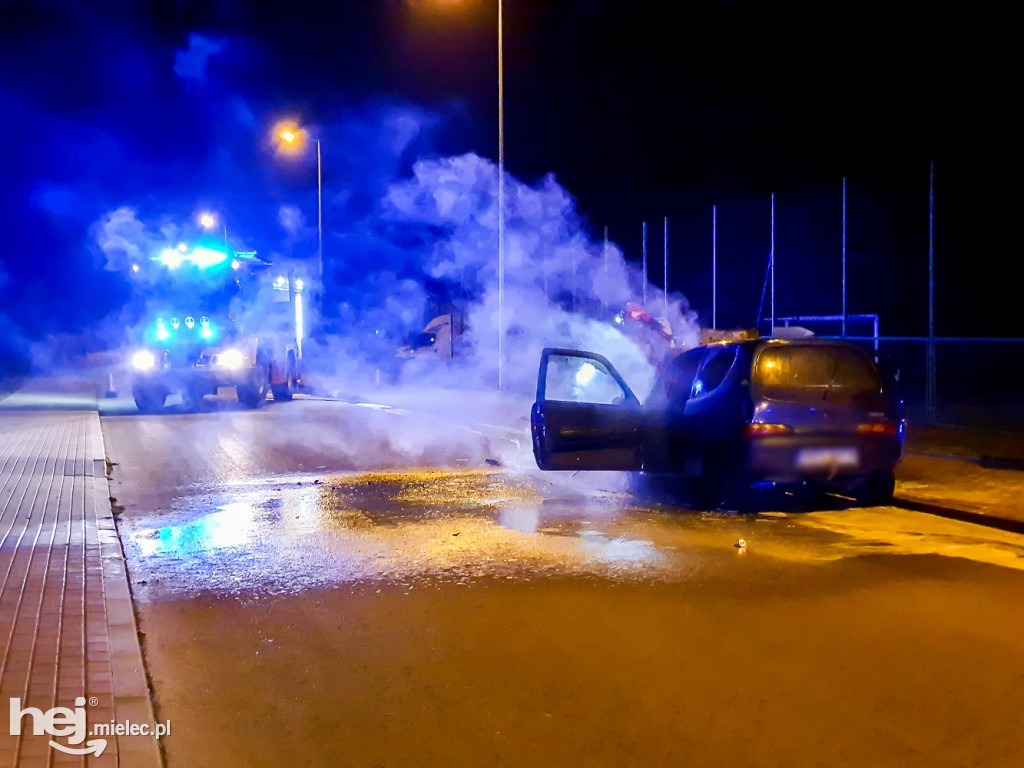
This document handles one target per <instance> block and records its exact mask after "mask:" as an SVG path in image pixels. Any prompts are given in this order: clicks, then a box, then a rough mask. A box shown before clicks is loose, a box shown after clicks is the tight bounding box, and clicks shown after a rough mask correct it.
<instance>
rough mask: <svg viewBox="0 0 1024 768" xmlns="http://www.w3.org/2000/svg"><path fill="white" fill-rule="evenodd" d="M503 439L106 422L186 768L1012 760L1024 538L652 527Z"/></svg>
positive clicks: (821, 518) (700, 518) (706, 519)
mask: <svg viewBox="0 0 1024 768" xmlns="http://www.w3.org/2000/svg"><path fill="white" fill-rule="evenodd" d="M392 410H394V409H392ZM474 418H475V415H474ZM494 421H496V420H495V419H493V418H491V419H489V420H488V423H487V424H483V423H480V422H478V421H473V418H467V419H466V420H465V421H464V423H460V424H456V425H452V424H450V423H443V422H442V420H440V419H438V418H437V417H436V416H429V415H424V414H419V413H409V412H399V413H395V412H391V411H389V410H387V409H384V408H370V407H359V406H355V405H348V404H341V403H331V402H295V403H291V404H285V405H282V406H279V407H268V408H267V409H265V410H263V411H260V412H256V413H251V412H244V411H234V410H230V409H229V410H227V411H226V412H223V413H210V414H199V415H185V414H169V415H165V416H158V417H133V416H120V417H109V418H104V420H103V426H104V433H105V439H106V443H107V452H108V455H109V457H110V459H111V460H112V461H113V462H116V464H115V466H113V470H112V472H113V484H112V493H114V494H115V496H116V497H117V504H119V505H122V506H123V507H124V512H123V513H122V514H121V515H120V516H119V526H120V533H121V536H122V541H123V542H124V545H125V550H126V554H127V556H128V558H129V570H130V573H131V577H132V581H133V589H134V594H135V597H136V601H137V604H138V607H139V611H140V620H141V628H142V631H143V632H144V633H145V651H146V656H147V664H148V667H149V671H150V674H151V676H152V679H153V684H154V689H155V694H156V706H157V709H158V713H157V715H158V719H159V720H168V719H169V720H171V722H172V724H173V729H172V735H171V737H170V738H168V739H166V740H165V742H164V748H165V749H166V755H167V758H168V761H169V765H170V766H172V768H174V766H203V765H210V766H214V765H218V766H219V765H268V766H269V765H292V764H295V765H356V766H364V765H365V766H370V765H439V766H440V765H490V764H496V765H537V764H544V765H561V764H572V765H622V764H630V765H680V764H688V765H689V764H692V765H701V764H732V763H734V762H737V761H740V760H741V761H743V762H744V763H747V764H753V765H835V764H872V765H922V766H923V765H929V766H935V765H992V766H1002V765H1009V764H1013V763H1015V762H1016V760H1017V758H1018V756H1019V754H1020V751H1021V749H1022V748H1024V736H1022V734H1021V729H1020V728H1019V712H1020V711H1022V707H1024V653H1022V652H1024V616H1022V613H1021V611H1020V610H1019V604H1020V597H1021V595H1022V594H1024V537H1021V536H1019V535H1016V534H1012V533H1006V532H1003V531H999V530H993V529H989V528H984V527H980V526H976V525H970V524H966V523H960V522H955V521H951V520H944V519H941V518H936V517H931V516H927V515H922V514H918V513H914V512H909V511H905V510H900V509H896V508H876V509H855V508H845V506H844V505H843V504H842V503H839V502H837V501H835V500H821V501H819V502H818V503H817V504H816V507H817V509H816V511H804V510H801V509H797V508H794V507H793V506H792V504H791V503H789V502H787V501H786V500H785V499H779V500H778V501H779V502H780V503H779V504H778V505H777V507H776V508H773V507H771V505H769V508H767V509H766V510H765V511H764V512H762V513H760V514H756V515H730V514H724V513H723V514H699V513H695V512H691V511H688V510H685V509H681V508H678V507H673V506H670V505H660V504H653V503H650V502H648V501H645V500H643V499H638V498H635V497H633V496H631V495H629V494H628V493H626V492H624V489H623V488H622V485H621V480H620V479H619V478H615V477H613V476H603V475H596V476H595V475H590V476H587V475H577V476H575V477H572V476H568V475H564V474H558V475H553V474H550V473H539V472H536V471H534V470H533V469H532V468H531V466H530V463H529V461H528V460H527V459H528V458H529V454H528V451H529V446H528V442H526V441H525V440H524V439H523V438H524V435H523V434H519V432H518V430H520V429H521V428H520V427H519V426H517V424H516V420H514V419H510V420H508V423H507V424H506V426H504V427H501V426H495V425H494V424H493V423H491V422H494ZM517 441H518V444H517ZM489 462H490V463H489ZM431 464H435V465H437V466H430V465H431ZM495 464H497V465H498V466H496V465H495ZM740 539H742V540H744V541H745V543H746V546H745V547H737V546H735V544H736V543H737V542H738V541H739V540H740Z"/></svg>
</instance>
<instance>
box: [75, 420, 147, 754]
mask: <svg viewBox="0 0 1024 768" xmlns="http://www.w3.org/2000/svg"><path fill="white" fill-rule="evenodd" d="M90 418H91V419H92V420H94V424H93V425H92V426H93V432H92V439H93V445H92V448H93V454H92V455H93V457H94V459H93V467H94V473H93V509H94V514H95V519H96V526H97V529H98V532H99V546H100V560H101V563H102V579H103V593H104V596H105V599H106V608H107V622H108V632H109V640H110V665H111V672H112V675H113V694H114V712H115V719H116V720H117V721H118V722H122V723H123V722H125V721H131V722H134V723H155V722H156V720H155V714H154V710H153V702H152V698H151V695H150V688H149V682H148V679H147V676H146V669H145V665H144V663H143V658H142V648H141V645H140V638H139V628H138V624H137V622H136V618H135V608H134V605H133V604H132V596H131V591H130V590H129V587H128V572H127V568H126V566H125V555H124V550H123V548H122V547H121V540H120V538H119V537H118V535H117V526H116V523H115V521H114V514H113V509H112V507H111V503H110V483H109V481H108V479H107V472H106V455H107V454H106V448H105V446H104V443H103V431H102V428H101V426H100V420H99V414H98V413H96V412H92V414H91V417H90ZM95 457H99V458H95ZM117 749H118V756H119V758H120V760H119V762H120V764H121V765H122V766H138V767H139V768H158V767H159V766H161V765H163V759H162V755H161V751H160V747H159V744H158V742H157V741H156V739H154V738H152V737H147V738H142V737H138V738H134V739H131V740H126V739H118V744H117Z"/></svg>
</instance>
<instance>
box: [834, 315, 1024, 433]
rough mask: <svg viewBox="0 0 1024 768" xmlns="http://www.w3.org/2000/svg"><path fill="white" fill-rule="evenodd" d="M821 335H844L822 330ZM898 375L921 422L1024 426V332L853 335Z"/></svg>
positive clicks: (909, 405)
mask: <svg viewBox="0 0 1024 768" xmlns="http://www.w3.org/2000/svg"><path fill="white" fill-rule="evenodd" d="M819 338H842V337H841V336H839V335H824V334H819ZM846 340H847V341H852V342H854V343H857V344H859V345H862V346H863V347H864V348H865V350H866V351H868V352H869V353H871V354H872V355H874V356H875V357H876V359H877V360H878V362H879V364H880V365H881V366H882V368H883V370H884V371H886V372H887V373H888V374H890V375H895V376H897V377H898V387H899V393H900V397H901V398H902V399H903V400H904V402H905V404H906V407H907V412H908V415H909V418H910V419H911V421H913V422H916V423H927V424H949V425H956V426H965V427H979V428H985V429H999V430H1012V431H1022V430H1024V338H963V337H936V338H934V339H929V338H927V337H920V336H874V335H869V336H847V337H846Z"/></svg>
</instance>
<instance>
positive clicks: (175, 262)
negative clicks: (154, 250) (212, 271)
mask: <svg viewBox="0 0 1024 768" xmlns="http://www.w3.org/2000/svg"><path fill="white" fill-rule="evenodd" d="M182 246H184V250H182ZM227 260H228V254H227V252H226V251H220V250H217V249H216V248H207V247H206V246H202V245H201V246H198V247H196V248H193V249H192V250H191V251H189V250H188V246H186V245H185V244H184V243H181V245H179V246H178V247H177V248H165V249H164V250H163V251H162V252H161V254H160V256H158V257H157V261H159V262H160V263H162V264H163V265H164V266H165V267H167V268H168V269H178V267H180V266H181V265H182V264H184V263H185V262H189V263H191V264H195V265H196V266H197V267H198V268H199V269H209V268H210V267H216V266H217V265H219V264H223V263H224V262H225V261H227Z"/></svg>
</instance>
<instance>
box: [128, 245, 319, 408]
mask: <svg viewBox="0 0 1024 768" xmlns="http://www.w3.org/2000/svg"><path fill="white" fill-rule="evenodd" d="M131 270H132V275H131V278H132V282H133V304H134V307H135V315H136V318H137V323H136V324H135V325H134V327H133V328H132V329H131V330H130V335H131V336H132V342H133V346H132V348H131V351H130V358H129V363H130V370H131V393H132V397H133V398H134V400H135V404H136V406H137V407H138V409H139V411H141V412H143V413H153V412H156V411H159V410H161V409H163V408H164V407H165V405H166V404H167V402H168V398H169V397H172V396H175V395H177V396H180V398H181V403H182V405H183V407H184V408H185V409H186V410H199V409H200V408H202V406H203V404H204V401H205V398H206V396H207V395H214V394H218V392H219V390H221V389H222V388H231V389H234V391H235V393H236V395H237V398H238V402H239V403H241V404H242V405H243V406H245V407H246V408H260V407H262V406H263V405H264V404H265V403H266V401H267V399H268V397H269V396H272V397H273V399H274V400H275V401H287V400H291V399H292V395H293V394H294V393H295V392H296V391H298V389H299V388H300V386H301V373H300V370H301V367H300V366H301V360H302V342H303V336H304V333H305V329H304V318H305V308H304V307H303V300H304V296H305V293H304V289H305V285H304V281H303V279H302V277H301V276H300V273H298V272H297V270H295V269H276V268H275V266H274V265H273V264H271V263H269V262H268V261H265V260H263V259H260V258H259V257H258V256H257V255H256V252H255V251H245V252H242V251H232V250H229V249H228V248H227V247H225V246H224V245H222V244H221V245H216V244H209V243H206V244H204V243H200V244H197V245H188V244H186V243H181V244H179V245H178V246H177V247H174V248H166V249H164V250H162V251H160V252H159V253H157V254H155V255H154V256H153V257H152V258H151V259H149V261H148V262H147V263H144V264H139V263H136V264H132V265H131Z"/></svg>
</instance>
